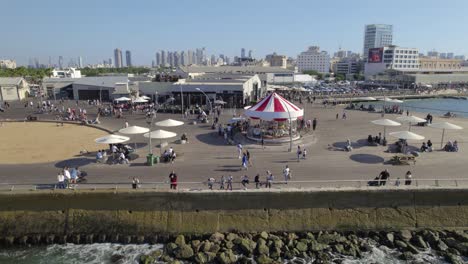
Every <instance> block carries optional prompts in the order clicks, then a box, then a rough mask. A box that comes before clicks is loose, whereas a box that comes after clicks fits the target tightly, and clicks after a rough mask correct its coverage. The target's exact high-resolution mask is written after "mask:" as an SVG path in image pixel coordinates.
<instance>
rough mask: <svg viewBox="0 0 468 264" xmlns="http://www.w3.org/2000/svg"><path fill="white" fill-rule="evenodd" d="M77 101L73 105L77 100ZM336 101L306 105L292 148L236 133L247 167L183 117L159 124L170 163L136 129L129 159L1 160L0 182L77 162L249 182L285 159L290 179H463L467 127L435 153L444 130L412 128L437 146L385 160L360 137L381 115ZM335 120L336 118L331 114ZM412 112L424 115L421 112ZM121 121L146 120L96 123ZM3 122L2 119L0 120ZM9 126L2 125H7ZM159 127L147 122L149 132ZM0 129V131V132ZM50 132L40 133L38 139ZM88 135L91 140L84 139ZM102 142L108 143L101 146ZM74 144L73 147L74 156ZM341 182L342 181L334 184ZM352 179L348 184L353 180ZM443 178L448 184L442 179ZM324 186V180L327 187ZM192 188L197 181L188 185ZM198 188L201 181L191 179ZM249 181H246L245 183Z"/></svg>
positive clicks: (90, 168) (374, 130) (141, 174)
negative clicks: (309, 127)
mask: <svg viewBox="0 0 468 264" xmlns="http://www.w3.org/2000/svg"><path fill="white" fill-rule="evenodd" d="M66 104H67V105H75V103H74V102H66ZM80 104H81V107H85V108H86V109H87V110H88V115H89V116H90V117H91V118H92V117H93V116H95V114H96V110H97V108H96V107H95V106H88V105H85V103H84V102H80ZM75 107H76V106H75ZM343 111H344V110H343V107H342V106H336V107H331V108H330V107H328V108H324V107H323V106H322V105H321V104H318V103H316V104H307V106H306V111H305V112H306V114H305V118H306V119H313V118H314V117H316V118H317V119H318V125H317V130H316V131H315V132H313V133H312V132H310V133H308V134H306V135H304V137H303V138H302V139H300V140H298V141H295V142H294V144H293V151H292V152H288V148H289V144H283V145H273V146H269V145H267V146H266V148H265V149H262V148H261V146H259V145H258V144H257V143H253V142H250V141H249V140H246V139H244V138H242V137H236V139H237V140H240V141H241V142H242V143H243V144H244V149H248V150H249V151H250V153H251V160H252V166H251V167H249V169H248V170H242V167H241V161H240V160H239V159H238V157H237V151H236V146H232V145H226V144H225V142H224V138H223V137H219V136H218V135H217V131H215V130H211V128H210V125H208V124H196V125H191V124H189V122H190V121H191V119H190V120H187V119H184V120H183V121H184V122H186V124H185V125H183V126H180V127H172V128H160V129H165V130H169V131H173V132H176V133H177V134H178V136H177V137H176V138H173V139H170V140H168V143H169V145H168V146H167V147H166V148H169V147H170V146H172V147H174V149H175V151H176V152H177V153H179V154H181V155H179V157H178V158H177V160H176V161H175V162H174V163H173V164H170V163H169V164H167V163H163V164H156V165H155V166H153V167H148V166H146V165H145V161H146V159H145V156H146V155H147V153H148V145H147V144H148V143H147V142H148V140H147V139H146V138H143V137H142V136H141V135H138V136H132V137H131V138H132V140H131V141H130V143H131V144H133V142H137V145H138V149H137V154H138V155H139V156H140V157H139V158H138V159H136V160H135V161H133V162H132V163H131V164H130V165H106V164H96V163H95V162H94V156H89V157H64V159H63V160H58V161H56V162H52V163H38V164H10V165H6V164H1V161H0V183H26V184H39V183H55V182H56V175H57V173H58V172H59V170H60V169H61V168H63V167H64V166H69V167H72V166H73V167H74V166H80V168H81V169H82V170H84V171H86V172H87V173H88V176H87V179H88V183H90V184H92V183H112V182H128V183H130V182H131V179H132V178H133V177H138V178H139V179H140V181H141V182H143V183H144V182H161V181H167V180H168V175H169V173H170V172H171V171H172V170H174V171H175V172H176V173H177V174H178V177H179V178H178V179H179V181H182V182H200V181H206V180H207V179H208V178H210V177H214V178H215V179H216V180H219V178H220V177H221V175H226V176H227V175H232V176H233V177H234V179H235V180H236V181H240V179H241V177H242V176H243V175H244V174H247V175H248V176H249V177H250V180H251V182H253V178H254V176H255V175H256V174H257V173H258V174H260V176H261V179H262V180H265V178H266V171H267V170H270V171H271V172H272V173H273V175H274V176H275V180H276V181H281V180H283V175H282V171H283V168H284V167H285V166H286V165H288V166H289V167H290V168H291V171H292V175H293V180H294V181H316V180H323V181H334V180H363V181H367V180H370V179H373V178H374V177H375V176H377V175H378V174H379V173H380V171H382V170H383V169H388V170H389V172H390V174H391V179H393V180H395V179H396V178H397V177H400V178H401V179H402V180H403V179H404V175H405V173H406V171H408V170H410V171H411V172H412V174H413V177H414V179H418V178H419V179H422V178H424V179H440V180H449V179H464V180H466V181H461V182H460V183H461V184H463V182H464V184H466V185H468V173H466V170H467V169H466V168H467V165H466V162H467V161H468V160H467V157H466V150H465V147H466V146H467V145H466V142H468V135H467V133H466V131H465V130H455V131H453V130H452V131H447V132H446V137H445V140H458V142H459V146H460V151H459V152H457V153H452V152H451V153H449V152H444V151H438V150H437V149H438V148H439V145H440V139H441V134H442V131H441V130H439V129H435V128H430V127H418V126H413V127H412V129H411V131H412V132H415V133H418V134H421V135H423V136H425V137H426V140H427V139H431V140H432V142H433V143H434V147H435V149H436V151H434V152H431V153H423V154H422V155H421V156H420V157H418V158H417V162H416V164H415V165H413V164H412V165H409V166H393V165H390V164H386V161H388V160H389V159H390V158H391V157H392V156H393V155H395V154H394V153H387V152H385V150H386V149H387V147H383V146H376V147H372V146H367V144H366V140H367V136H368V135H369V134H371V135H373V136H375V135H377V134H378V132H383V127H380V126H376V125H373V124H371V123H370V121H371V120H375V119H380V118H381V116H380V114H378V113H368V112H364V111H348V110H347V111H346V113H347V119H346V120H343V119H341V115H342V113H343ZM242 112H243V110H242V109H237V110H233V109H225V110H224V111H223V113H222V115H221V118H220V122H221V123H225V122H226V121H227V120H229V119H230V118H231V117H232V116H233V115H234V114H239V113H242ZM31 113H32V110H31V109H27V108H26V109H25V108H24V106H23V104H13V105H12V107H11V108H10V109H7V110H6V112H4V113H0V119H8V118H9V119H23V118H24V117H25V116H26V115H28V114H31ZM337 113H338V114H339V116H340V118H339V119H338V120H337V119H336V118H335V116H336V114H337ZM414 114H415V115H418V116H420V117H424V116H425V115H426V114H427V113H421V114H417V113H414ZM37 116H38V117H39V118H40V119H53V115H47V114H38V115H37ZM397 116H399V115H392V114H386V115H385V118H389V119H393V120H395V118H396V117H397ZM167 118H173V119H177V120H182V117H181V115H180V114H163V113H158V114H157V117H156V118H155V122H157V121H160V120H164V119H167ZM125 120H126V121H127V122H128V123H129V124H130V125H139V126H145V127H147V126H148V125H147V124H146V119H145V117H144V114H142V113H138V114H134V115H129V114H126V115H125V118H124V119H117V118H114V117H101V118H100V121H101V125H100V126H102V127H104V128H106V129H109V130H111V131H116V130H118V129H120V128H123V127H124V123H125ZM438 121H446V119H443V118H440V117H437V116H435V117H434V121H433V122H438ZM449 121H450V122H452V123H455V124H458V125H461V126H462V127H465V128H466V129H468V120H465V119H462V118H454V119H450V120H449ZM5 124H6V123H5ZM6 125H7V124H6ZM154 129H158V127H156V126H153V130H154ZM401 130H408V125H407V124H403V125H402V126H401V127H392V128H387V133H389V132H393V131H401ZM184 132H186V133H187V134H188V137H189V143H188V144H184V145H181V144H176V143H174V142H175V140H176V139H178V138H179V136H180V135H181V134H182V133H184ZM1 134H2V132H1V127H0V136H4V135H1ZM50 136H53V135H43V137H44V138H46V137H50ZM347 139H350V140H351V141H352V142H353V147H354V150H353V151H352V152H345V151H339V150H336V151H334V150H329V149H328V145H332V146H334V147H337V148H341V147H343V146H344V144H345V142H346V140H347ZM387 139H388V141H389V143H393V142H394V141H396V140H397V139H392V138H390V137H387ZM89 140H90V141H93V140H94V139H93V138H90V139H89ZM55 143H56V144H60V145H63V146H64V147H66V146H67V142H55ZM152 143H153V144H152V145H153V152H154V153H155V154H157V153H158V152H159V148H157V147H156V145H157V144H159V140H153V142H152ZM409 143H410V145H411V146H414V147H416V148H419V147H420V146H421V143H422V141H409ZM297 145H300V146H301V147H305V148H306V149H307V152H308V155H307V159H306V160H302V159H301V160H300V161H299V162H297V159H296V154H295V150H296V148H297ZM102 148H107V145H103V146H102ZM0 151H2V152H3V151H6V152H7V151H8V149H4V148H2V146H0ZM79 151H80V150H79V149H77V150H76V153H77V154H79ZM317 184H318V183H302V184H301V186H302V187H305V186H309V185H310V186H311V187H314V186H313V185H317ZM340 184H341V185H346V183H340ZM353 184H355V183H351V182H350V183H349V185H353ZM447 184H453V183H452V182H451V181H450V182H449V181H447ZM329 185H330V184H324V186H329ZM194 186H195V185H194ZM196 186H199V185H196ZM250 186H252V183H251V184H250Z"/></svg>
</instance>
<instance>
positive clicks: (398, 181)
mask: <svg viewBox="0 0 468 264" xmlns="http://www.w3.org/2000/svg"><path fill="white" fill-rule="evenodd" d="M400 185H401V181H400V177H398V178H397V179H396V181H395V186H396V187H398V186H400Z"/></svg>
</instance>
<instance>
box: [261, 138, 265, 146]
mask: <svg viewBox="0 0 468 264" xmlns="http://www.w3.org/2000/svg"><path fill="white" fill-rule="evenodd" d="M261 142H262V149H265V141H264V140H263V135H262V141H261Z"/></svg>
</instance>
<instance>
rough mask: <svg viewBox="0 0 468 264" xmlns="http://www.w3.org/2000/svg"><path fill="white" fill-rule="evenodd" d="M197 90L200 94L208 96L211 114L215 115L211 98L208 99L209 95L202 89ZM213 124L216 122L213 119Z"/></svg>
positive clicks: (207, 98)
mask: <svg viewBox="0 0 468 264" xmlns="http://www.w3.org/2000/svg"><path fill="white" fill-rule="evenodd" d="M195 90H197V91H199V92H202V93H203V94H204V95H205V96H206V100H208V103H209V104H210V111H211V114H212V115H214V112H213V106H212V105H211V100H210V98H209V97H208V95H207V94H206V93H205V92H204V91H203V90H202V89H200V88H195ZM213 122H214V119H213Z"/></svg>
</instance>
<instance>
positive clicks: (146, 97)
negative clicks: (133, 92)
mask: <svg viewBox="0 0 468 264" xmlns="http://www.w3.org/2000/svg"><path fill="white" fill-rule="evenodd" d="M140 98H143V99H145V100H151V97H149V96H146V95H143V96H140Z"/></svg>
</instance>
